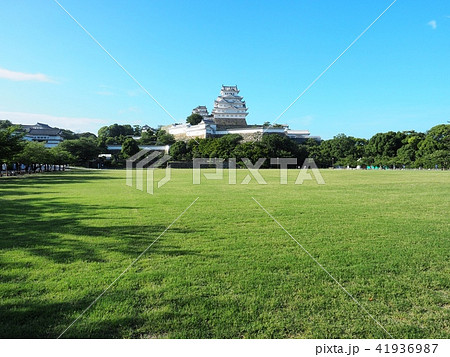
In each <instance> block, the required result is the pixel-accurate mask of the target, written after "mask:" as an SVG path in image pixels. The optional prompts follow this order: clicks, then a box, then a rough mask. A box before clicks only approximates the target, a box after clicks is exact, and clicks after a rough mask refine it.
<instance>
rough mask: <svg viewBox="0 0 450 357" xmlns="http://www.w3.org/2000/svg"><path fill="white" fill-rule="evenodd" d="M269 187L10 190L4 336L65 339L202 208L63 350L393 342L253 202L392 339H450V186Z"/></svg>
mask: <svg viewBox="0 0 450 357" xmlns="http://www.w3.org/2000/svg"><path fill="white" fill-rule="evenodd" d="M246 174H247V172H244V171H242V172H239V173H238V182H239V179H240V180H242V179H243V177H244V176H245V175H246ZM158 175H160V176H162V175H163V172H158ZM262 175H263V176H264V178H265V179H266V181H267V182H268V184H267V185H257V184H255V183H254V180H252V181H251V182H250V184H249V185H228V184H227V179H226V178H225V180H223V181H218V180H215V181H213V180H209V181H203V182H202V184H201V185H193V184H192V173H191V171H189V170H173V171H172V180H171V181H170V182H169V183H167V184H166V185H164V186H163V187H161V188H159V189H155V194H154V195H149V194H146V193H144V192H141V191H139V190H136V189H135V188H132V187H128V186H126V185H125V171H74V172H67V173H60V174H46V175H40V176H38V175H36V176H31V177H26V178H2V179H0V195H1V196H0V236H1V239H0V249H1V255H0V264H1V265H0V269H1V270H0V273H1V274H0V280H1V285H0V321H1V324H0V337H3V338H6V337H12V338H14V337H41V338H56V337H58V336H59V335H60V334H61V333H62V332H63V331H64V330H65V329H66V327H68V326H69V325H70V324H71V322H72V321H73V320H74V319H76V318H77V317H78V316H79V315H80V313H81V312H83V310H84V309H86V308H87V307H88V306H89V304H91V303H92V301H93V300H94V299H95V298H96V297H97V296H98V295H99V294H101V293H102V292H103V291H104V290H105V289H106V288H107V287H108V285H109V284H110V283H111V282H112V281H114V279H116V278H117V276H118V275H119V274H120V273H121V272H123V271H124V269H125V268H126V267H127V266H128V265H129V264H130V263H131V262H133V260H135V259H136V258H137V257H138V256H139V254H140V253H141V252H142V251H143V250H144V249H145V248H147V247H148V246H149V245H150V243H152V242H153V241H154V240H155V239H156V238H157V237H158V236H159V235H160V234H161V233H162V232H163V231H164V230H165V229H166V228H167V226H168V225H169V224H171V223H172V222H173V221H174V220H175V219H176V218H177V217H178V216H179V215H180V214H181V213H182V212H183V211H184V210H185V209H186V208H187V207H188V206H189V205H190V204H191V203H192V202H193V201H194V200H195V199H196V198H197V197H199V199H198V200H197V201H196V202H195V203H194V204H193V205H192V206H191V207H190V208H189V209H188V210H187V211H186V212H185V213H184V215H183V216H182V217H180V218H179V219H178V220H177V221H176V222H175V223H174V224H173V225H172V226H171V227H170V229H168V230H167V231H166V232H165V234H164V235H163V236H162V237H161V238H160V239H159V240H158V241H157V242H156V243H155V244H154V245H153V246H151V247H150V249H149V250H148V251H147V252H146V253H145V254H144V255H143V256H142V258H141V259H140V260H139V261H138V262H137V263H136V264H135V265H133V266H132V267H131V269H130V270H129V271H127V272H126V274H124V275H123V276H122V277H121V278H120V279H119V280H118V281H117V282H116V283H115V284H114V285H113V286H112V287H111V289H110V290H108V291H107V292H106V293H105V294H104V295H103V296H102V297H101V298H100V299H99V300H98V301H97V302H96V303H95V304H94V305H93V306H92V307H91V308H90V309H89V310H88V311H87V312H86V313H85V314H84V315H83V316H82V317H81V318H80V319H79V320H78V321H77V322H76V323H75V324H73V326H72V327H71V328H70V329H69V330H68V331H67V332H66V333H65V334H64V336H63V337H67V338H81V337H84V338H87V337H89V338H104V337H108V338H123V337H125V338H388V337H389V336H388V335H387V334H386V332H384V331H383V330H382V329H381V328H380V327H379V326H378V325H377V324H376V323H375V322H374V321H373V320H372V319H371V317H370V316H369V315H368V314H367V312H365V311H364V309H362V308H361V307H360V306H358V305H357V304H356V303H355V302H354V301H353V300H352V299H351V298H350V297H349V296H348V295H347V294H346V293H345V292H344V291H343V290H342V289H341V288H340V287H339V286H338V285H337V284H336V282H335V281H333V280H332V279H331V278H330V277H329V276H328V275H327V274H326V273H325V272H324V271H323V270H322V269H321V268H320V267H319V266H318V265H317V264H316V263H315V262H314V260H313V259H312V258H311V257H310V256H308V255H307V254H306V253H305V252H304V251H303V250H302V249H301V247H300V246H299V245H298V244H296V243H295V242H294V241H293V239H292V238H291V237H290V236H289V235H288V234H287V233H286V232H285V231H284V230H283V229H281V228H280V226H278V225H277V224H276V223H275V222H274V221H273V220H272V218H270V217H269V216H268V215H267V213H266V212H264V210H263V209H262V208H261V207H260V206H259V205H258V204H257V203H256V202H255V201H254V200H253V199H252V197H254V198H255V199H256V200H257V201H258V202H260V204H261V205H262V206H263V207H264V208H265V209H266V210H267V211H268V212H270V213H271V214H272V215H273V217H274V218H275V219H276V220H278V221H279V222H280V224H282V225H283V226H284V227H285V228H286V230H287V231H289V233H291V234H292V236H293V237H294V238H295V239H296V240H297V241H298V242H299V243H300V244H302V245H303V246H304V247H305V248H306V249H307V250H308V251H309V252H310V253H311V255H312V256H313V257H314V258H315V259H317V260H318V261H319V262H320V263H321V264H322V265H323V266H324V268H325V269H327V270H328V271H329V272H330V273H331V274H332V275H333V276H334V277H335V278H336V279H337V280H338V281H339V282H340V283H341V284H342V285H343V286H344V287H345V288H346V289H347V290H348V292H349V293H350V294H352V295H353V296H354V298H355V299H356V300H358V301H359V302H360V304H361V305H362V306H363V307H364V308H365V309H366V310H367V311H368V312H369V313H370V314H371V315H372V316H373V317H374V318H375V319H376V320H378V321H379V322H380V324H381V325H383V326H384V328H385V329H386V330H387V331H388V332H389V333H390V334H391V335H392V336H393V337H395V338H449V337H450V311H449V307H450V299H449V285H450V284H449V276H450V274H449V261H450V259H449V258H450V257H449V255H450V224H449V216H450V172H440V171H439V172H435V171H372V172H371V171H344V170H343V171H331V170H324V171H322V175H323V177H324V179H325V182H326V184H325V185H317V184H316V183H315V182H314V181H307V182H305V183H304V184H303V185H294V184H293V181H294V180H295V177H296V173H294V171H290V183H289V184H288V185H280V184H279V178H278V171H276V170H266V171H262ZM225 176H226V175H225Z"/></svg>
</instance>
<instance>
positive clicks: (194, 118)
mask: <svg viewBox="0 0 450 357" xmlns="http://www.w3.org/2000/svg"><path fill="white" fill-rule="evenodd" d="M202 120H203V117H202V116H201V115H200V114H194V113H193V114H191V115H189V116H188V117H187V118H186V123H189V124H191V125H197V124H198V123H200V122H201V121H202Z"/></svg>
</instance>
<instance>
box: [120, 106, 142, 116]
mask: <svg viewBox="0 0 450 357" xmlns="http://www.w3.org/2000/svg"><path fill="white" fill-rule="evenodd" d="M126 113H142V110H140V109H139V108H138V107H129V108H127V109H122V110H119V114H126Z"/></svg>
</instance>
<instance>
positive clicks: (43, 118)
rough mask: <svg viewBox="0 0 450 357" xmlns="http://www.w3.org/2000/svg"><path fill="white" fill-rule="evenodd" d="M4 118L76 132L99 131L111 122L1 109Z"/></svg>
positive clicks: (18, 122) (1, 117) (17, 122)
mask: <svg viewBox="0 0 450 357" xmlns="http://www.w3.org/2000/svg"><path fill="white" fill-rule="evenodd" d="M2 119H8V120H9V121H11V122H13V123H14V124H36V123H37V122H39V123H45V124H48V125H50V126H55V127H58V128H61V129H70V130H72V131H74V132H85V131H90V132H93V133H97V130H98V129H99V128H100V127H101V126H103V125H106V124H108V122H109V121H108V120H106V119H98V118H84V117H81V118H76V117H58V116H53V115H48V114H37V113H23V112H2V111H0V120H2Z"/></svg>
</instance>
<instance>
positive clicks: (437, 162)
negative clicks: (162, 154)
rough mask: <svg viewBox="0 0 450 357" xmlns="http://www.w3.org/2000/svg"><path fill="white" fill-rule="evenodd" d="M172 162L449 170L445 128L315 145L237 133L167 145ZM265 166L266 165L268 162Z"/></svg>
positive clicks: (341, 136) (449, 134) (447, 128)
mask: <svg viewBox="0 0 450 357" xmlns="http://www.w3.org/2000/svg"><path fill="white" fill-rule="evenodd" d="M169 153H170V155H171V156H172V159H173V160H178V161H189V160H192V159H193V158H195V157H207V158H214V157H218V158H223V159H228V158H232V157H233V158H237V159H242V158H249V159H250V160H252V162H255V161H257V160H258V159H259V158H289V157H294V158H297V162H303V161H304V160H305V159H306V158H308V157H310V158H313V159H314V160H315V162H316V164H317V165H318V167H321V168H327V167H337V166H341V167H352V168H356V167H358V166H359V167H362V168H365V167H381V168H382V167H384V168H441V169H442V168H445V169H448V168H449V166H450V125H448V124H441V125H437V126H434V127H432V128H431V129H430V130H428V131H427V132H426V133H420V132H415V131H397V132H394V131H388V132H386V133H377V134H375V135H374V136H372V137H371V138H370V139H363V138H355V137H353V136H347V135H345V134H339V135H336V136H335V137H333V138H332V139H329V140H322V141H320V142H318V141H316V140H314V139H308V140H306V141H305V142H303V143H296V142H294V141H292V140H291V139H289V138H288V137H285V136H281V135H277V134H271V135H265V136H263V138H262V139H261V140H260V141H257V142H244V141H243V140H242V137H241V136H240V135H236V134H233V135H225V136H223V137H221V138H206V139H196V140H189V141H188V142H183V141H177V142H176V143H175V144H173V145H172V146H171V147H170V152H169ZM265 165H266V166H267V167H268V165H269V162H268V161H267V162H266V163H265Z"/></svg>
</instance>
